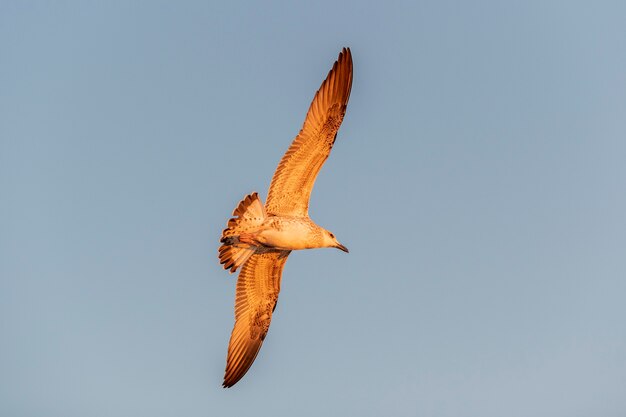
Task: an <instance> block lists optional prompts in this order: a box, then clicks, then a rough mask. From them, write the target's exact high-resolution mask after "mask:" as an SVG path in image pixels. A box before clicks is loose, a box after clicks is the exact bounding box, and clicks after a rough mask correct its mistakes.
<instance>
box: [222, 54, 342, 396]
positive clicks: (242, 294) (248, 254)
mask: <svg viewBox="0 0 626 417" xmlns="http://www.w3.org/2000/svg"><path fill="white" fill-rule="evenodd" d="M351 87H352V56H351V54H350V50H349V49H346V48H344V49H343V50H342V52H341V53H340V54H339V58H338V59H337V62H335V64H334V65H333V68H332V69H331V71H330V72H329V74H328V76H327V77H326V80H324V82H323V83H322V86H321V87H320V89H319V90H318V92H317V93H316V95H315V98H314V99H313V102H312V103H311V107H310V108H309V112H308V113H307V116H306V119H305V121H304V125H303V126H302V130H300V133H299V134H298V136H297V137H296V138H295V140H294V141H293V143H292V144H291V146H290V147H289V149H288V150H287V152H286V153H285V155H284V156H283V158H282V159H281V161H280V163H279V165H278V168H277V169H276V172H275V173H274V177H273V178H272V182H271V185H270V189H269V192H268V199H267V202H266V204H265V205H263V203H262V202H261V199H260V198H259V196H258V194H257V193H252V194H249V195H247V196H246V197H245V198H244V199H243V200H242V201H241V202H240V203H239V205H238V206H237V208H235V210H234V212H233V216H235V217H233V218H231V219H230V220H229V221H228V227H227V228H226V229H224V231H223V232H222V238H221V240H220V241H221V243H222V246H220V249H219V259H220V263H222V264H223V265H224V268H225V269H230V272H235V271H236V270H237V269H238V268H241V272H240V273H239V279H238V281H237V294H236V297H235V327H234V328H233V332H232V335H231V338H230V343H229V346H228V357H227V361H226V372H225V375H224V383H223V385H224V387H231V386H233V385H234V384H235V383H236V382H237V381H239V379H241V377H243V375H244V374H245V373H246V372H247V371H248V369H249V368H250V366H251V365H252V362H254V359H255V358H256V355H257V354H258V352H259V349H260V348H261V345H262V343H263V340H264V339H265V336H266V334H267V331H268V329H269V325H270V322H271V318H272V313H273V312H274V309H275V307H276V302H277V300H278V293H279V291H280V280H281V275H282V270H283V267H284V265H285V261H286V260H287V256H289V254H290V253H291V251H292V250H300V249H314V248H324V247H334V248H338V249H341V250H343V251H345V252H348V249H347V248H346V247H345V246H343V245H342V244H340V243H339V242H338V241H337V239H336V238H335V236H334V235H333V234H332V233H331V232H329V231H328V230H326V229H324V228H322V227H320V226H318V225H317V224H315V223H314V222H313V221H312V220H311V219H310V218H309V213H308V207H309V197H310V195H311V190H312V189H313V184H314V183H315V179H316V178H317V174H318V172H319V170H320V169H321V167H322V165H323V164H324V162H325V161H326V158H328V155H329V154H330V150H331V149H332V146H333V144H334V142H335V138H336V136H337V130H338V129H339V126H340V125H341V122H342V120H343V116H344V114H345V112H346V105H347V103H348V99H349V97H350V90H351Z"/></svg>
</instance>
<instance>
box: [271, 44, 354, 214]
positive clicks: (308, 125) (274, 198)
mask: <svg viewBox="0 0 626 417" xmlns="http://www.w3.org/2000/svg"><path fill="white" fill-rule="evenodd" d="M351 88H352V55H351V54H350V49H347V48H343V50H342V51H341V53H340V54H339V58H337V61H336V62H335V64H334V65H333V68H332V69H331V70H330V72H329V73H328V76H327V77H326V79H325V80H324V82H323V83H322V86H321V87H320V89H319V90H318V91H317V93H316V94H315V97H314V98H313V102H312V103H311V107H309V112H308V113H307V115H306V119H305V120H304V124H303V126H302V130H300V133H299V134H298V136H296V138H295V139H294V141H293V143H292V144H291V146H290V147H289V149H288V150H287V152H286V153H285V155H284V156H283V158H282V159H281V161H280V164H278V168H277V169H276V172H275V173H274V177H273V178H272V183H271V184H270V190H269V192H268V196H267V202H266V204H265V208H266V210H267V211H268V212H269V213H272V214H282V215H290V216H308V212H309V197H310V196H311V190H312V189H313V184H314V183H315V179H316V178H317V174H318V173H319V171H320V169H321V168H322V165H323V164H324V162H325V161H326V158H328V155H330V150H331V149H332V147H333V144H334V143H335V138H336V136H337V131H338V130H339V126H340V125H341V122H342V121H343V116H344V114H346V106H347V104H348V99H349V98H350V89H351Z"/></svg>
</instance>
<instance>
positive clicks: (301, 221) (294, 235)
mask: <svg viewBox="0 0 626 417" xmlns="http://www.w3.org/2000/svg"><path fill="white" fill-rule="evenodd" d="M324 231H325V230H324V229H323V228H322V227H320V226H318V225H316V224H315V223H313V221H312V220H311V219H309V218H308V217H289V216H271V217H268V218H267V219H266V220H265V221H264V222H263V224H262V225H261V228H260V229H259V231H258V232H257V233H256V235H255V238H256V240H257V241H258V242H259V243H260V244H261V245H262V246H265V247H270V248H274V249H282V250H298V249H314V248H323V247H324V244H325V243H326V242H325V240H324Z"/></svg>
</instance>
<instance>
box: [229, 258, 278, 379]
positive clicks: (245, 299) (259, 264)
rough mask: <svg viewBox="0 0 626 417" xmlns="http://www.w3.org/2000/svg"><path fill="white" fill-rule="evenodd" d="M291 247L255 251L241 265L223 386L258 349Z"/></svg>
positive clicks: (241, 373)
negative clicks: (282, 249) (283, 249)
mask: <svg viewBox="0 0 626 417" xmlns="http://www.w3.org/2000/svg"><path fill="white" fill-rule="evenodd" d="M289 253H290V251H281V250H265V251H263V252H257V253H255V254H254V255H252V256H251V257H250V259H248V261H247V262H246V263H245V264H244V265H243V268H242V269H241V272H240V273H239V278H238V280H237V291H236V296H235V327H234V328H233V332H232V334H231V336H230V343H229V345H228V357H227V359H226V371H225V373H224V383H223V384H222V385H223V386H224V387H225V388H228V387H232V386H233V385H235V383H237V381H239V380H240V379H241V378H242V377H243V376H244V375H245V373H246V372H247V371H248V369H250V366H251V365H252V362H254V359H255V358H256V355H257V354H258V353H259V349H261V345H262V344H263V340H264V339H265V336H266V335H267V331H268V329H269V327H270V322H271V320H272V313H273V312H274V308H275V307H276V302H277V301H278V293H279V292H280V279H281V276H282V272H283V267H284V266H285V262H286V261H287V256H288V255H289Z"/></svg>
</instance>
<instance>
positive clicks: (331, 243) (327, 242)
mask: <svg viewBox="0 0 626 417" xmlns="http://www.w3.org/2000/svg"><path fill="white" fill-rule="evenodd" d="M322 239H323V243H324V247H327V248H337V249H341V250H342V251H344V252H346V253H348V252H349V251H348V248H346V247H345V246H343V245H342V244H341V243H339V241H338V240H337V238H336V237H335V235H333V234H332V232H329V231H328V230H324V233H322Z"/></svg>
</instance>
